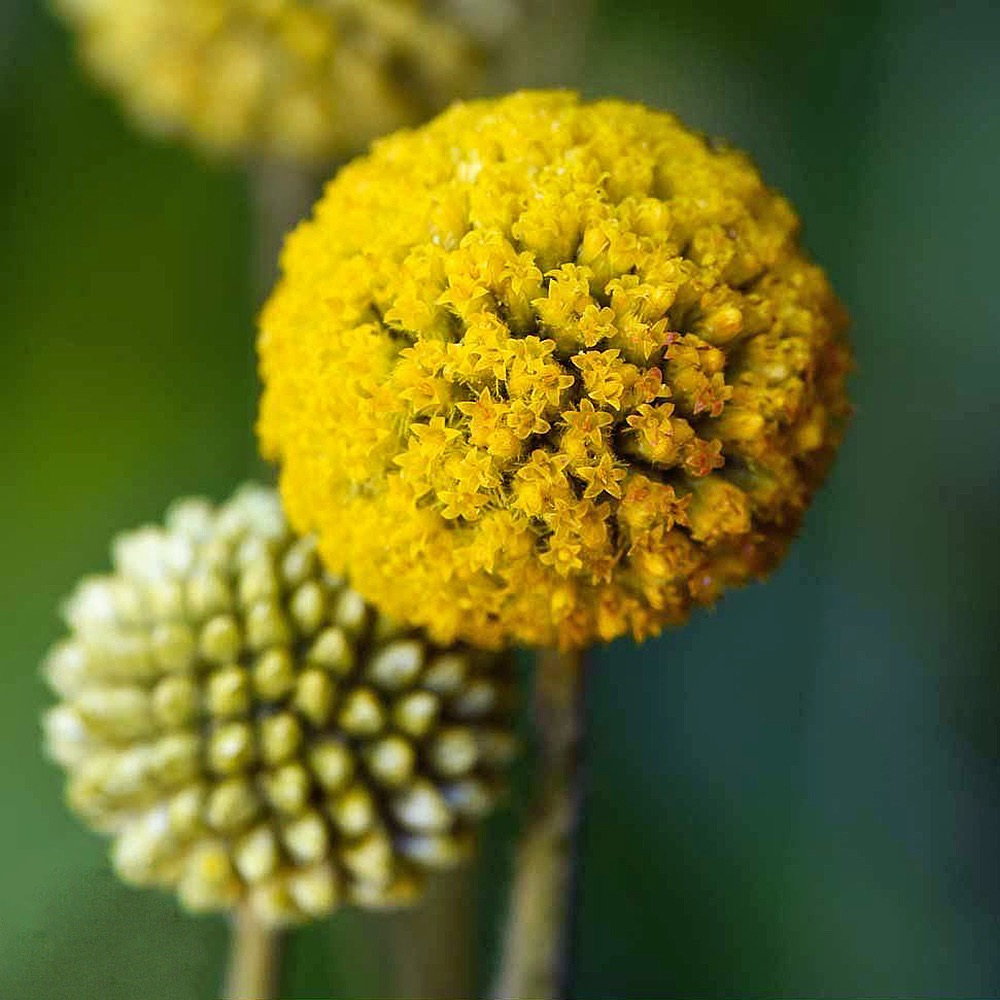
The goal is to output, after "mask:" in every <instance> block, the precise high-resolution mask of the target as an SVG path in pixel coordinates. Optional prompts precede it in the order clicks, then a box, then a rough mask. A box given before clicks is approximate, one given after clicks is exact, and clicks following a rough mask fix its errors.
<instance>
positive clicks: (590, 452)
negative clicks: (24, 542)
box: [260, 93, 850, 647]
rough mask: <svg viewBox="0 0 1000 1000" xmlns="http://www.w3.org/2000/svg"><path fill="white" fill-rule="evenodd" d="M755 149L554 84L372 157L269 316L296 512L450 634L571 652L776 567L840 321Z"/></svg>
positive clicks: (830, 402)
mask: <svg viewBox="0 0 1000 1000" xmlns="http://www.w3.org/2000/svg"><path fill="white" fill-rule="evenodd" d="M797 232H798V221H797V219H796V216H795V214H794V212H793V211H792V209H791V208H790V207H789V205H788V203H787V202H786V201H785V200H784V199H783V198H782V197H781V196H780V195H778V194H776V193H775V192H773V191H771V190H770V189H769V188H767V187H766V186H765V185H764V183H763V182H762V180H761V178H760V176H759V174H758V173H757V171H756V169H755V168H754V167H753V165H752V164H751V163H750V162H749V161H748V159H747V158H746V157H745V156H744V155H742V154H741V153H739V152H736V151H733V150H730V149H725V148H719V147H717V146H715V145H712V144H710V143H708V142H706V141H705V140H704V139H703V138H702V137H700V136H698V135H695V134H693V133H692V132H690V131H688V130H687V129H686V128H684V127H683V126H682V125H680V124H679V123H678V122H677V120H676V119H674V118H673V117H671V116H669V115H666V114H662V113H658V112H653V111H649V110H647V109H645V108H643V107H640V106H636V105H629V104H624V103H620V102H610V101H609V102H603V103H598V104H581V103H579V102H578V101H577V99H576V98H575V97H574V96H573V95H571V94H567V93H522V94H519V95H515V96H513V97H510V98H506V99H503V100H499V101H484V102H477V103H472V104H468V105H462V106H457V107H455V108H453V109H451V110H450V111H448V112H446V113H445V114H444V115H442V116H441V117H440V118H438V119H437V120H436V121H434V122H433V123H431V124H430V125H428V126H426V127H424V128H422V129H420V130H418V131H416V132H412V133H402V134H399V135H397V136H394V137H391V138H389V139H386V140H383V141H381V142H379V143H378V144H377V145H376V147H375V149H374V151H373V153H372V154H371V155H370V156H368V157H366V158H364V159H360V160H358V161H356V162H355V163H353V164H351V165H350V166H349V167H347V168H346V169H345V170H343V171H342V172H341V173H340V175H339V176H338V177H337V178H336V179H335V180H334V181H333V182H332V183H331V184H330V185H329V187H328V188H327V191H326V194H325V196H324V198H323V199H322V201H321V202H320V203H319V205H318V206H317V208H316V211H315V215H314V218H313V220H312V221H311V222H308V223H305V224H303V225H302V226H300V228H299V229H298V230H297V231H296V232H295V233H294V234H293V235H292V236H291V237H290V239H289V242H288V244H287V246H286V251H285V255H284V258H283V265H284V277H283V279H282V281H281V283H280V284H279V286H278V289H277V290H276V292H275V293H274V295H273V297H272V300H271V301H270V303H269V304H268V306H267V308H266V309H265V311H264V314H263V316H262V320H261V336H260V353H261V358H262V371H263V376H264V380H265V394H264V398H263V403H262V410H261V419H260V435H261V439H262V443H263V449H264V452H265V453H266V454H267V455H268V456H270V457H273V458H277V459H280V461H281V462H282V490H283V495H284V499H285V503H286V507H287V510H288V511H289V516H290V517H291V519H292V521H293V523H295V524H296V525H297V526H298V528H299V529H301V530H316V531H317V532H318V536H319V543H320V550H321V552H322V554H323V555H324V557H325V559H326V560H327V562H328V564H329V565H330V566H331V567H332V568H334V569H335V570H337V571H340V570H342V569H345V568H346V569H347V570H348V571H349V572H350V575H351V579H352V582H353V584H354V585H355V586H357V587H358V588H359V590H361V591H362V592H363V593H364V594H365V595H366V596H367V597H368V598H369V599H370V600H372V601H373V602H374V603H375V604H376V605H378V606H379V607H380V608H382V609H383V610H385V611H386V612H387V613H389V614H392V615H395V616H399V617H402V618H405V619H407V620H410V621H413V622H416V623H419V624H420V625H422V626H425V627H427V628H428V629H429V631H430V633H431V635H432V636H434V637H435V638H436V639H438V640H441V641H451V640H452V639H454V638H455V637H459V636H460V637H462V638H464V639H467V640H469V641H472V642H475V643H479V644H483V645H488V646H497V645H500V644H502V643H504V642H506V641H511V640H513V641H519V642H523V643H528V644H552V645H556V644H558V645H561V646H566V647H568V646H580V645H583V644H586V643H589V642H592V641H594V640H596V639H612V638H614V637H616V636H618V635H621V634H623V633H626V632H631V633H632V634H634V635H635V636H637V637H640V638H641V637H644V636H647V635H649V634H651V633H655V632H657V631H658V630H659V629H660V628H661V627H662V626H664V625H666V624H673V623H677V622H680V621H682V620H683V619H684V618H685V616H686V615H687V613H688V611H689V609H690V608H691V607H692V606H694V605H698V604H704V603H708V602H711V601H713V600H714V599H715V598H716V597H717V596H718V595H719V594H720V592H721V591H722V590H723V589H724V588H726V587H728V586H732V585H736V584H740V583H743V582H745V581H746V580H747V579H749V578H752V577H754V576H757V575H759V574H761V573H763V572H764V571H766V570H767V569H769V568H770V567H771V566H773V565H774V563H775V562H776V561H777V560H778V559H779V558H780V556H781V554H782V553H783V551H784V549H785V547H786V544H787V542H788V541H789V539H790V538H791V537H792V535H793V534H794V532H795V530H796V529H797V527H798V525H799V522H800V519H801V516H802V514H803V512H804V510H805V509H806V506H807V505H808V502H809V500H810V497H811V495H812V493H813V491H814V490H815V489H816V487H817V486H818V484H819V483H820V481H821V479H822V477H823V475H824V473H825V471H826V469H827V466H828V464H829V462H830V460H831V458H832V456H833V454H834V451H835V449H836V446H837V444H838V442H839V440H840V436H841V432H842V428H843V425H844V422H845V418H846V416H847V412H848V404H847V399H846V395H845V389H844V378H845V374H846V372H847V370H848V368H849V364H850V352H849V349H848V347H847V344H846V341H845V339H844V337H843V330H844V327H845V325H846V320H845V314H844V312H843V310H842V308H841V306H840V305H839V303H838V302H837V300H836V298H835V297H834V295H833V293H832V291H831V289H830V287H829V284H828V282H827V280H826V278H825V276H824V274H823V272H822V271H821V270H820V269H819V268H818V267H816V266H815V265H813V264H812V263H810V261H809V260H808V258H807V257H806V255H805V254H804V252H803V251H802V250H801V248H800V246H799V244H798V241H797Z"/></svg>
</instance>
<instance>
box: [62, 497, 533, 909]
mask: <svg viewBox="0 0 1000 1000" xmlns="http://www.w3.org/2000/svg"><path fill="white" fill-rule="evenodd" d="M114 553H115V571H114V573H113V574H112V575H110V576H103V577H95V578H90V579H87V580H84V581H83V582H82V584H81V585H80V586H79V588H78V589H77V591H76V593H75V594H74V595H73V597H72V599H71V600H70V601H69V603H68V605H67V608H66V617H67V620H68V622H69V626H70V636H69V638H68V639H66V640H65V641H63V642H62V643H61V644H59V645H58V646H57V647H56V648H55V649H54V650H53V652H52V654H51V656H50V658H49V662H48V666H47V675H48V679H49V682H50V684H51V685H52V687H53V688H54V689H55V690H56V692H57V693H58V694H59V695H60V698H61V702H60V704H58V705H57V706H56V707H55V708H53V709H52V710H50V712H49V713H48V715H47V717H46V742H47V747H48V750H49V753H50V754H51V755H52V756H53V757H54V758H55V759H56V760H57V761H58V762H59V763H60V764H62V765H63V766H64V767H65V768H66V770H67V771H68V773H69V782H68V789H67V790H68V799H69V803H70V805H71V807H72V808H73V809H74V810H75V811H76V812H77V813H79V814H80V815H81V816H82V817H83V819H84V820H85V821H86V822H87V823H88V824H89V825H91V826H92V827H94V828H95V829H97V830H100V831H103V832H105V833H107V834H109V835H111V836H112V837H113V838H114V850H113V859H114V863H115V867H116V868H117V870H118V872H119V873H120V874H121V875H122V876H123V877H124V878H125V879H126V880H127V881H130V882H135V883H138V884H152V885H162V886H167V887H174V888H176V889H177V891H178V893H179V895H180V898H181V901H182V902H183V903H184V904H185V905H186V906H187V907H189V908H191V909H195V910H206V909H226V908H228V907H230V906H233V905H236V904H238V903H241V902H243V901H248V902H249V904H250V906H252V908H253V909H254V911H255V912H256V913H257V914H258V915H259V916H260V917H261V918H262V919H264V920H267V921H270V922H286V921H294V920H301V919H305V918H307V917H311V916H318V915H321V914H324V913H327V912H329V911H330V910H332V909H333V908H335V907H336V906H337V905H338V904H340V903H341V902H354V903H357V904H360V905H363V906H385V905H397V904H400V903H404V902H407V901H409V900H410V899H411V898H413V896H414V895H415V894H416V893H417V892H418V891H419V889H420V886H421V882H422V879H423V873H424V872H426V871H428V870H431V869H435V868H439V867H448V866H450V865H453V864H455V863H456V862H457V861H459V860H460V859H461V858H462V857H463V856H464V855H465V854H466V852H467V851H468V849H469V848H470V846H471V841H472V837H473V830H474V824H475V820H476V819H477V818H478V817H479V816H481V815H482V814H483V813H484V812H485V811H487V810H488V809H489V807H490V805H491V803H492V801H493V798H494V796H495V793H496V791H497V787H498V781H499V778H500V775H501V774H502V771H503V766H504V764H505V763H506V761H507V760H508V759H509V757H510V755H511V753H512V750H513V746H514V740H513V736H512V734H511V731H510V729H509V725H508V707H509V706H508V701H509V683H508V680H507V679H506V677H505V671H504V670H503V668H502V667H503V665H502V663H501V661H500V660H498V658H497V657H495V656H489V655H484V654H482V653H474V652H471V651H470V650H468V649H466V648H464V647H450V648H440V647H438V646H434V645H432V644H431V643H429V642H428V641H427V640H426V638H424V637H422V636H421V635H420V634H419V633H415V632H413V631H409V630H403V629H400V628H398V627H396V626H394V625H392V623H390V622H389V621H388V620H387V619H385V618H383V617H381V616H379V615H378V614H376V613H375V612H373V611H372V609H371V608H370V607H369V606H368V605H367V604H366V603H365V602H364V601H363V600H362V599H361V598H360V597H359V595H358V594H356V593H355V592H354V591H352V590H350V589H348V588H347V587H345V586H344V585H343V584H342V583H341V582H340V581H338V580H336V579H333V578H331V577H329V576H327V575H326V574H324V573H323V572H322V571H321V569H320V567H319V565H318V561H317V558H316V553H315V546H314V543H313V541H312V540H311V539H310V538H295V537H294V536H293V535H292V534H291V533H290V532H289V530H288V528H287V526H286V524H285V521H284V518H283V516H282V514H281V511H280V507H279V505H278V501H277V497H276V495H275V494H274V492H273V491H271V490H265V489H263V488H258V487H250V488H244V489H243V490H242V491H240V492H239V493H237V495H236V496H235V497H234V498H233V499H232V500H230V501H229V502H228V503H226V504H224V505H223V506H221V507H219V508H218V509H213V507H212V506H211V505H210V504H208V503H207V502H205V501H200V500H187V501H183V502H181V503H179V504H177V505H175V506H174V507H173V508H172V510H171V511H170V513H169V514H168V516H167V523H166V527H165V528H153V527H150V528H145V529H142V530H140V531H137V532H134V533H132V534H127V535H123V536H122V537H121V538H120V539H119V540H118V541H117V542H116V544H115V547H114Z"/></svg>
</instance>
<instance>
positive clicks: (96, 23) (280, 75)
mask: <svg viewBox="0 0 1000 1000" xmlns="http://www.w3.org/2000/svg"><path fill="white" fill-rule="evenodd" d="M56 4H57V7H58V9H59V10H60V11H61V12H62V13H63V14H64V15H65V17H66V18H67V20H69V21H70V22H71V23H72V24H73V25H75V26H76V27H77V29H78V30H79V32H80V34H81V46H82V51H83V54H84V57H85V59H86V61H87V62H88V64H89V65H90V66H91V67H92V69H93V70H94V72H95V73H96V74H97V75H98V76H99V77H101V78H102V79H103V80H104V81H105V82H106V83H107V84H108V85H109V86H110V87H111V88H112V89H113V90H115V91H117V92H119V93H120V95H121V96H122V98H123V99H124V100H125V102H126V104H127V106H128V107H129V109H130V110H131V111H132V112H133V113H134V114H135V115H136V117H137V118H138V119H139V120H140V121H141V122H142V123H143V124H144V125H146V126H147V127H149V128H151V129H153V130H155V131H159V132H165V133H177V132H182V133H188V134H191V135H193V136H194V137H195V138H196V139H198V140H199V141H200V142H201V143H203V144H205V145H206V146H208V147H211V148H214V149H220V150H238V151H245V150H257V151H264V152H270V153H276V154H278V155H282V156H291V157H296V158H300V159H324V158H329V157H331V156H335V155H340V154H343V153H351V152H354V151H356V150H358V149H360V148H362V147H363V146H364V145H366V144H367V143H368V141H369V140H370V139H372V138H373V137H374V136H377V135H382V134H384V133H385V132H388V131H391V130H392V129H395V128H398V127H399V126H401V125H406V124H410V123H413V122H418V121H421V120H423V119H425V118H427V117H428V116H429V115H430V114H432V113H433V112H434V111H435V110H437V109H438V108H440V107H442V106H443V105H444V104H446V103H447V102H448V101H449V100H451V99H452V98H454V97H455V96H457V95H459V94H462V93H466V92H467V91H468V89H469V87H470V84H471V83H472V81H473V80H474V77H475V72H476V70H477V65H478V62H479V56H478V52H479V49H480V43H483V44H485V43H488V42H489V39H488V38H485V37H484V33H485V29H483V25H482V23H481V22H476V23H473V22H471V21H470V19H469V18H468V17H466V16H464V15H462V14H461V13H456V12H455V10H452V11H449V10H448V9H447V5H442V4H436V3H433V2H428V0H421V2H416V0H56ZM504 5H505V4H504ZM494 20H496V19H494ZM481 29H483V30H481Z"/></svg>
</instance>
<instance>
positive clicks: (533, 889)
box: [493, 650, 585, 1000]
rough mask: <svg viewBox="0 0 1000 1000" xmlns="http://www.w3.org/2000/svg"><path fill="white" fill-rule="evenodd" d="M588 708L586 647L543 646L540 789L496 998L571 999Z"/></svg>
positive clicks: (538, 711) (538, 713) (521, 854)
mask: <svg viewBox="0 0 1000 1000" xmlns="http://www.w3.org/2000/svg"><path fill="white" fill-rule="evenodd" d="M584 716H585V704H584V657H583V654H582V653H579V652H575V653H563V652H557V651H554V650H545V651H543V652H541V653H540V654H539V657H538V669H537V672H536V677H535V697H534V729H535V737H536V740H537V746H538V754H537V764H536V767H537V774H538V778H537V788H538V791H537V793H536V799H535V803H534V806H533V809H532V811H531V814H530V816H529V819H528V825H527V827H526V829H525V832H524V834H523V836H522V839H521V843H520V847H519V850H518V857H517V862H516V868H515V873H514V883H513V888H512V891H511V900H510V908H509V912H508V914H507V921H506V929H505V932H504V941H503V954H502V956H501V959H500V969H499V973H498V976H497V981H496V985H495V988H494V994H493V995H494V1000H523V998H530V1000H568V998H569V997H570V996H571V993H572V990H571V986H572V983H571V978H572V964H573V963H572V953H573V948H572V939H573V917H574V910H575V896H576V889H577V878H578V873H577V872H576V867H577V859H576V855H577V851H578V843H577V841H578V834H579V825H580V818H581V813H582V808H581V807H582V798H583V781H582V768H581V763H582V748H583V736H584Z"/></svg>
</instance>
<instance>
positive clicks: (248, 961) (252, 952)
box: [226, 904, 281, 1000]
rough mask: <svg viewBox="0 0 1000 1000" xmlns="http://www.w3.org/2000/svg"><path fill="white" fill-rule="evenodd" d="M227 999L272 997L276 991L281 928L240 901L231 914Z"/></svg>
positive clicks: (245, 999) (266, 999)
mask: <svg viewBox="0 0 1000 1000" xmlns="http://www.w3.org/2000/svg"><path fill="white" fill-rule="evenodd" d="M232 924H233V929H232V945H231V951H230V959H229V972H228V975H227V980H226V998H227V1000H273V998H274V997H277V995H278V975H279V960H280V956H281V932H280V931H278V930H276V929H275V928H273V927H268V926H267V925H265V924H264V923H262V922H261V921H260V920H259V919H258V917H256V916H255V915H254V913H253V911H252V910H251V909H250V907H249V906H247V905H245V904H244V905H243V906H241V907H240V908H239V909H238V910H236V912H235V913H234V914H233V917H232Z"/></svg>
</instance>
